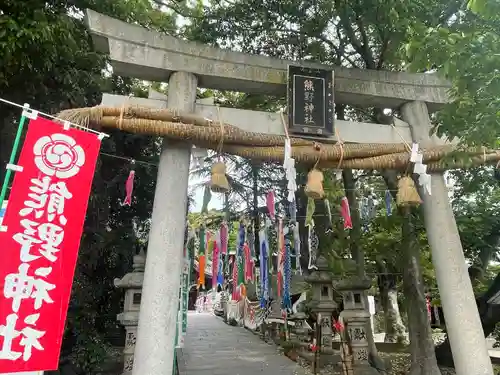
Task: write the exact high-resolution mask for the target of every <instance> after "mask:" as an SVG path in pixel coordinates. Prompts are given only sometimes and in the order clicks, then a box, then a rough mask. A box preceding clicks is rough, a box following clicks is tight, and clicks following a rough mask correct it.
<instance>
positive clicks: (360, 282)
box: [335, 277, 378, 375]
mask: <svg viewBox="0 0 500 375" xmlns="http://www.w3.org/2000/svg"><path fill="white" fill-rule="evenodd" d="M370 286H371V283H370V280H366V279H360V278H357V277H354V278H351V279H348V280H342V281H340V282H338V283H336V284H335V288H336V289H337V290H338V291H339V292H340V293H342V297H343V299H344V310H343V311H342V313H341V317H342V319H343V321H344V329H345V333H346V336H347V339H348V342H349V346H350V347H351V349H352V360H353V363H352V368H353V370H354V374H355V375H358V374H373V375H376V374H378V372H377V370H376V369H374V368H373V367H371V366H370V364H369V362H368V353H369V350H368V340H367V332H366V327H367V324H369V320H370V312H369V310H368V306H366V301H367V300H368V299H367V298H366V296H365V294H366V292H367V290H368V289H370Z"/></svg>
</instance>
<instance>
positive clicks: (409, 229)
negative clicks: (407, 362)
mask: <svg viewBox="0 0 500 375" xmlns="http://www.w3.org/2000/svg"><path fill="white" fill-rule="evenodd" d="M383 177H384V180H385V183H386V184H387V187H388V188H389V191H390V192H391V194H392V196H393V197H394V199H395V198H396V193H397V173H396V172H395V171H385V172H384V173H383ZM399 212H400V213H401V215H402V216H403V225H402V240H401V248H402V250H403V251H402V253H403V256H402V262H401V265H400V269H401V270H402V274H403V291H404V295H405V297H406V313H407V315H408V333H409V337H410V353H411V367H410V372H409V375H440V374H441V371H440V370H439V367H438V364H437V360H436V355H435V353H434V342H433V341H432V330H431V325H430V322H429V316H428V314H427V305H426V299H425V291H424V282H423V277H422V271H421V264H420V253H419V248H418V243H417V241H416V238H417V234H416V233H415V228H414V226H413V223H412V213H411V210H410V209H409V208H405V209H401V210H400V211H399Z"/></svg>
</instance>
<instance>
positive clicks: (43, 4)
mask: <svg viewBox="0 0 500 375" xmlns="http://www.w3.org/2000/svg"><path fill="white" fill-rule="evenodd" d="M87 7H91V8H93V9H95V10H97V11H99V12H102V13H105V14H108V15H111V16H113V17H117V18H120V19H123V20H125V21H129V22H137V23H139V24H141V25H144V26H146V27H156V28H157V29H158V30H161V31H165V32H172V33H174V32H175V31H176V29H175V18H174V17H172V16H171V14H169V13H164V12H161V11H159V10H158V9H157V7H156V6H152V5H151V3H150V2H149V1H147V0H133V1H132V0H130V1H127V0H103V1H83V0H82V1H79V0H74V1H71V2H66V1H56V0H50V1H38V0H30V1H28V2H19V1H10V0H6V1H2V2H1V3H0V49H1V51H2V54H1V56H0V64H1V65H2V70H1V72H0V97H2V98H5V99H8V100H10V101H13V102H17V103H25V102H27V103H29V104H30V105H31V106H32V107H33V108H36V109H40V110H42V111H44V112H48V113H56V112H58V111H59V110H61V109H65V108H70V107H84V106H93V105H96V104H98V103H99V101H100V96H101V92H102V91H107V92H114V93H119V94H128V93H130V92H132V91H135V94H136V95H144V93H143V92H142V90H141V89H142V87H141V85H139V84H137V82H136V81H134V80H130V79H121V78H119V77H115V76H113V75H110V74H109V72H106V67H107V65H106V61H107V57H106V56H104V55H100V54H97V53H95V52H94V51H93V48H92V46H91V43H90V41H91V39H90V36H89V35H88V33H87V31H86V29H85V26H84V23H83V20H82V19H81V17H80V14H82V12H83V10H84V9H85V8H87ZM19 114H20V111H19V109H16V108H12V107H9V106H5V105H3V104H2V105H1V111H0V134H1V137H0V160H1V162H2V163H6V161H7V159H8V155H9V153H10V148H11V143H12V139H13V136H14V132H15V129H16V125H15V122H16V120H17V118H18V117H19ZM102 151H103V152H104V153H107V154H116V155H119V156H122V157H125V158H130V159H135V160H142V161H146V162H150V163H151V164H155V163H156V156H157V155H158V143H157V142H156V140H155V139H153V138H150V137H145V136H137V135H130V134H125V133H119V132H112V137H111V139H110V140H106V141H105V142H103V146H102ZM132 167H133V168H134V169H135V170H136V184H135V191H134V203H133V205H132V207H130V208H125V207H121V202H122V200H123V198H124V194H125V192H124V183H125V180H126V178H127V175H128V172H129V170H130V169H131V168H132ZM3 173H4V172H3V169H2V170H1V172H0V178H3ZM155 175H156V169H155V167H154V165H150V164H142V163H137V164H135V165H134V166H132V165H130V163H129V162H127V161H126V160H122V159H117V158H112V157H108V156H104V155H103V156H102V158H101V159H100V161H99V163H98V166H97V169H96V173H95V179H94V184H93V189H92V194H91V197H90V200H89V208H88V212H87V220H86V223H85V228H84V234H83V237H82V243H81V247H80V252H79V259H78V265H77V269H76V273H75V282H74V285H73V291H72V297H71V302H70V307H69V311H68V319H67V327H66V331H65V335H64V340H63V345H62V356H61V364H60V369H61V372H63V373H64V372H66V371H69V372H72V373H78V374H79V373H82V374H83V373H93V372H95V371H96V370H97V369H98V367H99V366H100V365H101V364H102V360H103V358H104V357H105V356H106V355H107V354H108V353H107V352H108V349H109V344H110V342H109V336H110V333H111V331H113V330H116V328H117V324H116V314H117V313H118V312H119V309H120V301H121V299H122V294H121V292H119V291H117V290H115V288H114V286H113V279H114V278H116V277H122V276H123V275H124V274H125V273H126V272H128V271H129V270H130V266H131V258H132V256H133V254H134V253H135V252H136V251H137V250H138V249H139V248H140V247H144V246H145V242H144V239H143V238H137V235H138V234H139V233H140V231H141V230H142V231H146V232H147V230H148V225H149V222H148V219H149V216H150V212H151V208H152V198H153V191H154V181H155Z"/></svg>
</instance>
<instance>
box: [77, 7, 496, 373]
mask: <svg viewBox="0 0 500 375" xmlns="http://www.w3.org/2000/svg"><path fill="white" fill-rule="evenodd" d="M86 16H87V24H88V27H89V29H90V32H91V33H92V35H93V38H94V43H95V45H96V47H97V48H98V49H100V50H101V51H106V52H109V53H110V57H111V62H112V65H113V68H114V70H115V73H116V74H120V75H124V76H131V77H136V78H140V79H145V80H151V81H158V82H161V81H165V80H167V79H168V92H169V94H168V97H167V99H166V101H165V100H155V99H152V100H145V99H136V98H131V99H128V98H126V97H117V96H105V97H104V99H103V104H106V105H122V104H124V103H126V101H127V100H130V102H129V103H130V104H139V105H141V104H142V105H144V104H145V105H148V106H156V107H160V108H171V109H175V110H178V111H182V112H190V113H197V114H202V115H203V116H204V117H208V118H211V119H213V120H220V119H219V118H218V116H217V111H216V108H215V107H213V106H207V105H202V104H196V89H197V87H205V88H213V89H227V90H233V91H243V92H253V93H257V94H284V93H285V90H286V84H285V82H286V67H287V64H289V63H292V62H289V61H285V60H277V59H272V58H267V57H263V56H253V55H247V54H243V53H237V52H228V51H222V50H219V49H216V48H212V47H208V46H202V45H197V44H195V43H187V42H184V41H181V40H179V39H176V38H173V37H171V36H167V35H161V34H159V33H156V32H153V31H148V30H146V29H143V28H141V27H138V26H135V25H129V24H126V23H124V22H121V21H118V20H116V19H113V18H110V17H106V16H103V15H100V14H98V13H95V12H93V11H88V12H87V15H86ZM293 64H297V62H293ZM304 65H306V64H304ZM307 65H308V66H312V67H314V66H318V67H322V68H324V66H320V65H318V64H311V63H308V64H307ZM186 70H188V71H186ZM335 77H336V81H335V98H336V101H337V103H341V104H351V105H358V106H375V107H381V108H393V109H399V110H400V113H401V114H402V118H403V120H404V121H398V123H397V126H398V129H399V131H395V129H394V128H393V127H391V126H387V125H380V124H366V123H352V122H347V121H338V122H337V126H338V128H339V130H340V133H341V134H342V138H343V140H344V141H345V142H363V143H400V142H401V137H403V138H404V139H405V141H406V142H408V143H411V142H412V141H415V142H418V143H419V145H420V146H421V147H427V146H431V145H434V144H436V143H438V142H441V141H440V140H438V139H436V138H434V137H433V138H431V137H429V135H428V134H429V130H430V128H431V123H430V119H429V113H428V110H429V109H430V110H436V109H439V108H440V107H441V106H442V105H443V104H445V103H446V102H447V101H448V96H447V89H448V87H449V85H448V83H447V82H444V81H442V80H440V79H439V78H437V77H435V76H433V75H430V74H425V75H424V74H422V75H412V74H406V73H392V72H380V71H366V70H355V69H345V68H339V69H338V70H336V72H335ZM111 100H112V101H113V103H111V102H110V101H111ZM220 116H221V117H222V121H225V122H228V123H231V124H233V125H235V126H238V127H241V128H244V129H246V130H252V131H256V132H263V133H273V134H283V126H282V124H281V121H280V119H279V117H278V115H273V114H270V113H266V112H255V111H243V110H236V109H228V108H221V111H220ZM190 152H191V145H189V144H187V143H182V142H172V141H169V140H164V141H163V145H162V151H161V155H160V163H159V168H158V176H157V184H156V190H155V198H154V205H153V213H152V224H151V230H150V234H149V243H148V250H147V260H146V267H145V274H144V287H143V294H142V301H141V309H140V317H139V328H138V336H137V345H136V350H135V355H134V357H135V358H134V368H133V375H171V374H172V366H173V358H174V345H175V343H174V341H175V332H176V319H177V306H178V303H177V302H178V292H179V285H180V278H179V270H180V268H181V265H182V250H183V238H184V229H185V228H184V225H185V219H186V218H185V207H186V202H187V189H188V179H189V164H190ZM431 185H432V195H431V196H429V195H427V194H424V193H422V194H421V196H422V198H423V200H424V203H423V209H424V215H425V225H426V230H427V236H428V239H429V244H430V247H431V250H432V258H433V263H434V266H435V271H436V277H437V282H438V287H439V292H440V297H441V301H442V306H443V311H444V315H445V320H446V325H447V333H448V335H449V339H450V344H451V348H452V353H453V358H454V362H455V368H456V373H457V375H471V374H474V375H493V369H492V365H491V362H490V358H489V355H488V351H487V348H486V342H485V339H484V336H483V330H482V326H481V321H480V318H479V314H478V310H477V307H476V302H475V298H474V294H473V290H472V285H471V282H470V279H469V277H468V272H467V265H466V262H465V257H464V254H463V250H462V245H461V242H460V237H459V233H458V229H457V226H456V223H455V219H454V215H453V211H452V208H451V205H450V202H449V199H448V189H447V187H446V184H445V181H444V178H443V175H442V174H433V175H432V182H431Z"/></svg>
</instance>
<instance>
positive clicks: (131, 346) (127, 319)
mask: <svg viewBox="0 0 500 375" xmlns="http://www.w3.org/2000/svg"><path fill="white" fill-rule="evenodd" d="M145 263H146V258H145V255H144V253H143V252H142V251H141V253H139V254H138V255H136V256H134V263H133V265H132V272H130V273H127V274H126V275H125V276H123V278H122V279H115V282H114V284H115V287H116V288H121V289H125V302H124V304H123V312H122V313H120V314H118V315H117V317H116V318H117V320H118V321H119V322H120V323H121V324H122V325H123V326H124V327H125V331H126V334H125V348H124V349H123V360H124V366H123V374H127V375H128V374H131V372H132V367H133V364H134V350H135V342H136V340H137V325H138V324H139V310H140V306H141V296H142V282H143V281H144V265H145Z"/></svg>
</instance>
